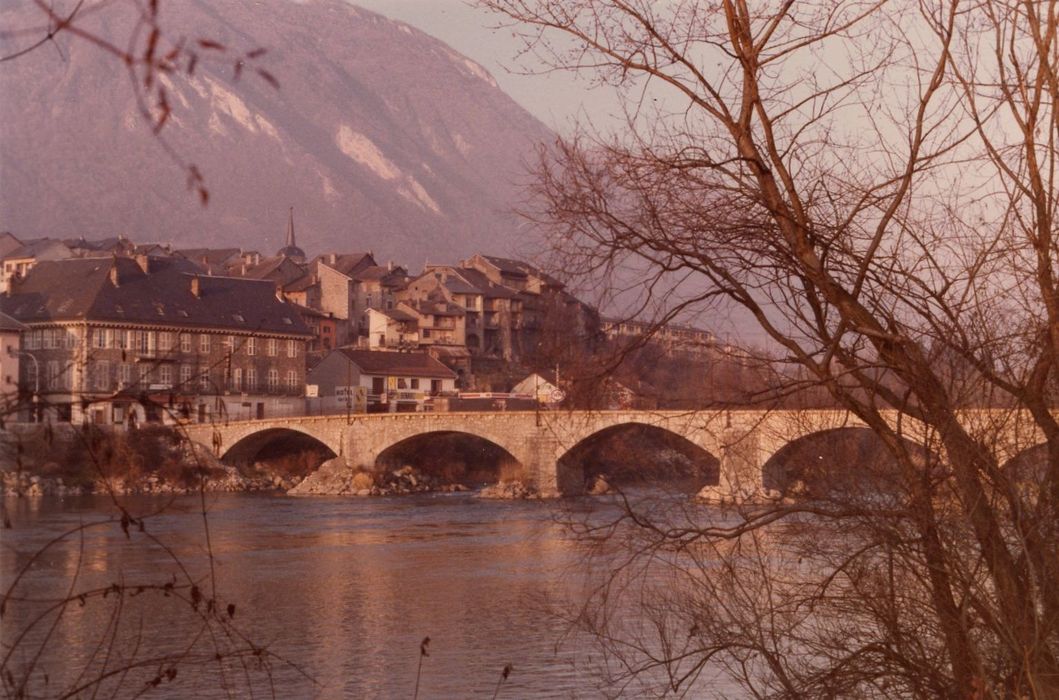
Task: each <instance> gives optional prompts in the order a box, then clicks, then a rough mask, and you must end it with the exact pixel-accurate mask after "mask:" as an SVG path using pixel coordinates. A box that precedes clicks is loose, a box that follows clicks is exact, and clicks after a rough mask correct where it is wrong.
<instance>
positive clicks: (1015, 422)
mask: <svg viewBox="0 0 1059 700" xmlns="http://www.w3.org/2000/svg"><path fill="white" fill-rule="evenodd" d="M883 415H884V418H885V419H886V420H887V422H888V423H890V425H891V426H892V427H894V428H895V429H896V430H897V431H898V433H899V434H900V435H902V436H903V437H904V438H905V439H908V440H910V441H911V442H914V443H917V444H920V445H924V446H928V447H929V446H932V445H935V444H936V443H935V441H934V440H933V439H932V438H931V436H930V435H928V434H927V433H926V431H925V430H924V428H923V427H922V426H921V425H918V424H917V423H916V422H915V421H914V420H913V419H911V418H909V417H908V416H905V415H902V414H900V413H898V412H897V411H890V412H885V413H884V414H883ZM961 422H963V423H965V424H967V425H968V427H969V428H972V429H974V430H976V431H977V432H978V433H979V434H983V432H982V431H989V434H991V435H992V436H993V438H994V439H995V440H998V441H999V442H998V444H1000V450H999V451H1000V455H998V456H1000V457H1001V458H1002V459H1003V460H1006V459H1008V458H1010V457H1013V456H1014V455H1016V454H1018V453H1019V452H1021V451H1022V450H1025V449H1028V448H1029V447H1032V446H1034V445H1037V444H1039V443H1040V442H1041V436H1040V435H1039V434H1038V433H1037V431H1036V427H1035V426H1034V424H1033V422H1032V421H1031V420H1029V419H1028V416H1022V415H1020V414H1018V413H1012V412H1010V411H999V410H989V409H983V410H974V411H968V412H966V413H965V414H963V415H962V416H961ZM626 425H640V426H649V427H653V428H659V429H662V430H665V431H667V432H669V433H672V434H675V435H677V436H679V437H680V438H683V439H684V440H686V441H688V442H689V443H691V444H693V445H695V446H697V447H699V448H701V449H703V450H705V451H706V452H708V453H709V454H710V455H712V456H713V457H715V458H716V459H718V460H719V462H720V477H719V483H718V484H717V486H716V487H714V488H715V489H716V494H715V495H716V497H717V499H718V500H726V501H742V500H747V499H751V498H754V497H755V496H756V495H758V494H760V493H761V491H762V489H763V470H764V467H765V464H766V463H767V462H768V461H769V459H770V458H771V457H772V456H773V455H775V454H776V453H777V452H779V450H781V449H783V448H784V447H785V446H787V445H789V444H790V443H792V442H794V441H796V440H799V439H801V438H805V437H808V436H810V435H813V434H817V433H822V432H827V431H831V430H836V429H841V428H858V427H865V426H864V423H863V422H862V421H860V419H859V418H857V417H856V416H854V415H853V414H852V413H850V412H848V411H842V410H806V409H798V410H764V409H756V410H755V409H747V410H727V409H726V410H698V411H546V412H534V411H526V412H522V411H511V412H497V413H492V412H474V413H385V414H352V415H329V416H305V417H292V418H281V419H273V420H253V421H240V422H230V423H227V424H215V425H211V424H199V425H189V426H187V433H188V437H189V438H190V439H191V440H193V441H195V442H199V443H201V444H203V445H210V446H212V449H213V451H214V453H215V454H216V455H217V456H218V457H220V458H222V459H225V460H226V461H228V462H239V461H240V460H244V461H245V460H249V459H252V458H253V456H254V455H255V454H256V453H257V452H258V450H260V449H261V448H262V447H263V446H265V445H266V444H268V443H269V442H270V441H271V440H274V439H276V438H277V437H280V436H282V435H289V434H290V432H291V431H293V432H296V433H303V434H305V435H308V436H311V437H312V438H314V439H315V440H317V441H319V442H320V443H322V444H323V445H325V446H327V447H328V448H329V449H330V450H331V451H332V452H334V453H335V454H336V455H339V456H342V457H344V458H345V459H346V461H347V462H348V463H349V464H350V465H351V466H361V467H364V468H368V469H371V468H373V467H374V465H375V462H376V459H377V458H378V457H379V456H380V455H381V454H382V453H383V452H384V451H386V450H387V449H389V448H391V447H394V446H395V445H398V444H400V443H402V442H404V441H406V440H409V439H412V438H418V437H423V436H429V435H430V434H432V433H436V434H451V433H463V434H467V435H471V436H475V437H478V438H482V439H484V440H487V441H489V442H491V443H493V444H495V445H497V446H498V447H501V448H503V449H504V450H506V451H507V452H508V453H509V454H510V455H511V456H512V457H513V458H514V459H516V460H518V462H520V463H521V465H522V467H523V469H524V473H525V475H526V477H527V478H528V479H529V480H530V481H531V482H532V483H533V484H534V485H535V486H537V488H539V489H540V490H541V491H542V492H543V493H550V494H558V493H561V492H565V491H567V488H566V486H567V485H565V484H563V483H562V475H561V473H560V469H559V462H560V460H561V459H562V458H563V456H564V455H565V454H567V453H568V452H569V451H570V450H572V449H574V448H575V447H577V446H578V445H580V444H582V443H583V442H584V441H586V440H588V439H591V438H593V437H594V436H598V435H599V434H600V433H601V432H603V431H607V430H608V429H614V428H618V427H620V426H626Z"/></svg>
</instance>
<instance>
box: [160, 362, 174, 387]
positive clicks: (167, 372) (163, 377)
mask: <svg viewBox="0 0 1059 700" xmlns="http://www.w3.org/2000/svg"><path fill="white" fill-rule="evenodd" d="M158 381H159V383H161V384H165V385H166V386H173V366H172V365H162V366H161V367H159V368H158Z"/></svg>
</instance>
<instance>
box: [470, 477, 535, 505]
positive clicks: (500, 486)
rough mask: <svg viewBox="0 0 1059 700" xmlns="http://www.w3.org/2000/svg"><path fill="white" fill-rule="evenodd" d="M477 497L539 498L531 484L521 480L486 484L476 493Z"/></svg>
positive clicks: (506, 498)
mask: <svg viewBox="0 0 1059 700" xmlns="http://www.w3.org/2000/svg"><path fill="white" fill-rule="evenodd" d="M478 497H479V498H491V499H505V500H516V499H524V498H540V497H541V495H540V492H539V491H537V489H536V488H534V487H532V486H528V485H526V484H524V483H522V482H521V481H501V482H498V483H496V484H492V485H490V486H486V487H485V488H484V489H482V490H481V491H480V492H479V493H478Z"/></svg>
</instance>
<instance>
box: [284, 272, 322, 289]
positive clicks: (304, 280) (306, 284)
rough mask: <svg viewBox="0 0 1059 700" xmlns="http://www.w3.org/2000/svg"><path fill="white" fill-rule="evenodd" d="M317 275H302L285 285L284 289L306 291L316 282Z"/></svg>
mask: <svg viewBox="0 0 1059 700" xmlns="http://www.w3.org/2000/svg"><path fill="white" fill-rule="evenodd" d="M316 283H317V282H316V277H315V276H313V275H302V276H301V277H299V278H298V279H296V280H294V281H293V282H289V283H287V284H285V285H283V291H285V292H304V291H305V290H306V289H309V288H310V287H312V286H313V285H314V284H316Z"/></svg>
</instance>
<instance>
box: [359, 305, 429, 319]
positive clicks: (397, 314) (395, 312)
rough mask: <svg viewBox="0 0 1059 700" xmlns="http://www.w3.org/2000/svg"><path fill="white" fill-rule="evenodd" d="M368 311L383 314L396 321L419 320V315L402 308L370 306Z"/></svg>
mask: <svg viewBox="0 0 1059 700" xmlns="http://www.w3.org/2000/svg"><path fill="white" fill-rule="evenodd" d="M368 311H374V312H375V313H379V314H382V315H383V316H386V317H387V318H392V319H393V320H394V321H418V320H419V317H418V316H415V315H413V314H410V313H408V312H407V311H404V310H402V309H380V308H378V307H377V306H369V307H368Z"/></svg>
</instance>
